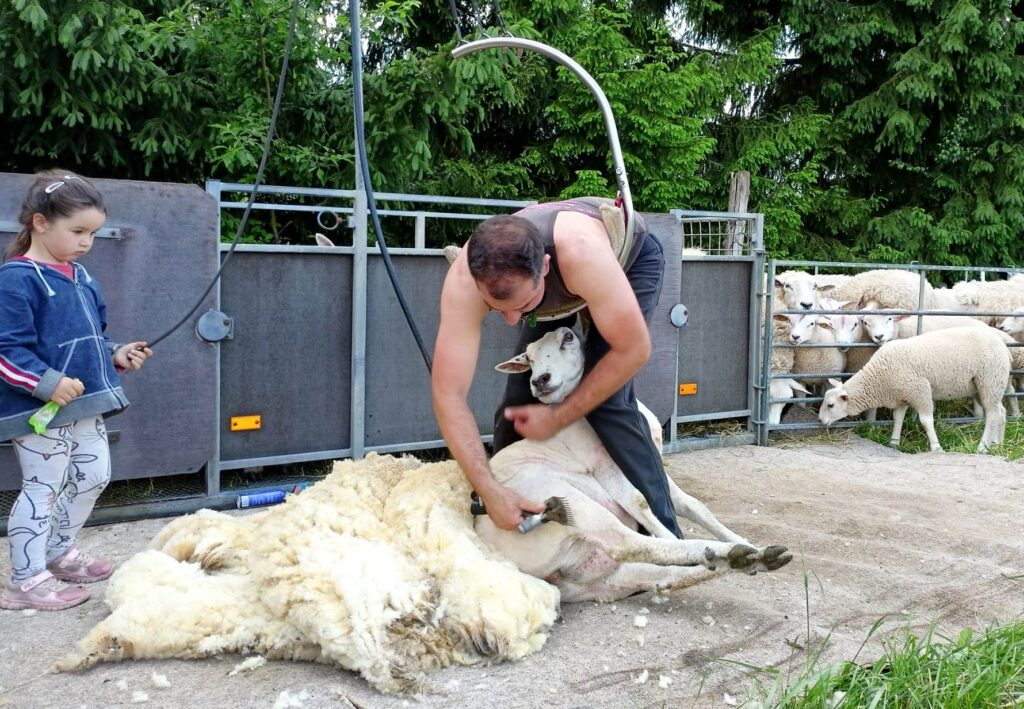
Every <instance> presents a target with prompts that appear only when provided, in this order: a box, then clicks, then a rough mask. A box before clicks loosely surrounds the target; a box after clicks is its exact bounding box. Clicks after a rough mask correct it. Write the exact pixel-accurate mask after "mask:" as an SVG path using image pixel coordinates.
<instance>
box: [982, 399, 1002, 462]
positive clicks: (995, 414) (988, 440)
mask: <svg viewBox="0 0 1024 709" xmlns="http://www.w3.org/2000/svg"><path fill="white" fill-rule="evenodd" d="M1005 432H1006V408H1005V407H1004V406H1003V405H1002V403H1001V402H998V401H997V402H995V404H992V405H990V406H989V407H988V408H987V409H986V410H985V431H984V432H983V433H982V434H981V443H979V444H978V452H979V453H987V452H988V449H989V446H997V445H999V444H1000V443H1002V442H1003V435H1004V434H1005Z"/></svg>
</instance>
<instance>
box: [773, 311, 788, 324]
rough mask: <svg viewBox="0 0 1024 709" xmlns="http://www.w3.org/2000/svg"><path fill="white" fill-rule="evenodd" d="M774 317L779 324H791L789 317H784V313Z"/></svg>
mask: <svg viewBox="0 0 1024 709" xmlns="http://www.w3.org/2000/svg"><path fill="white" fill-rule="evenodd" d="M772 317H773V318H775V319H776V320H778V321H779V322H789V316H788V315H783V314H782V313H775V314H774V315H772Z"/></svg>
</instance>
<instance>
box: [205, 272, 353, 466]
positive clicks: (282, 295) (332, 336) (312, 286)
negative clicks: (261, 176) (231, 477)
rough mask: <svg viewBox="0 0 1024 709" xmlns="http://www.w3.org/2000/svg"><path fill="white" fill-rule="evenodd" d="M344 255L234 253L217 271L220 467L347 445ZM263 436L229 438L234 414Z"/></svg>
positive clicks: (348, 278)
mask: <svg viewBox="0 0 1024 709" xmlns="http://www.w3.org/2000/svg"><path fill="white" fill-rule="evenodd" d="M351 300H352V257H351V256H347V255H335V254H331V255H315V254H292V253H252V254H250V253H238V252H236V253H235V254H234V255H233V256H232V257H231V262H230V263H229V264H228V267H227V269H225V271H224V275H223V277H222V282H221V309H222V310H223V311H224V312H225V313H226V314H227V315H229V316H230V317H232V318H234V321H235V332H234V338H233V339H230V340H224V341H223V342H221V344H220V347H221V420H220V422H219V425H220V430H221V459H222V461H225V462H227V461H231V460H237V459H245V458H259V457H264V456H271V455H282V454H288V453H302V452H307V451H326V450H334V449H340V448H347V447H348V446H349V425H348V424H349V411H350V406H351V395H350V379H349V372H350V362H349V352H350V348H351ZM256 414H258V415H259V416H260V417H261V424H262V428H260V429H259V430H255V431H235V432H232V431H231V428H230V419H231V417H232V416H244V415H256Z"/></svg>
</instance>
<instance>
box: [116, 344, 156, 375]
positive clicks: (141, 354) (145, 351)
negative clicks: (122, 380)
mask: <svg viewBox="0 0 1024 709" xmlns="http://www.w3.org/2000/svg"><path fill="white" fill-rule="evenodd" d="M152 355H153V350H151V349H150V348H149V347H147V346H146V343H145V342H129V343H128V344H127V345H122V346H121V347H118V348H117V352H115V353H114V364H116V365H117V366H118V367H120V368H121V369H126V370H127V369H130V370H132V371H138V370H140V369H142V364H143V362H145V361H146V359H147V358H149V357H151V356H152Z"/></svg>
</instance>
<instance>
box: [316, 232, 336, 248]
mask: <svg viewBox="0 0 1024 709" xmlns="http://www.w3.org/2000/svg"><path fill="white" fill-rule="evenodd" d="M315 238H316V244H317V246H334V242H333V241H331V240H330V239H329V238H327V237H326V236H324V235H323V234H320V233H317V234H316V236H315Z"/></svg>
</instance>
